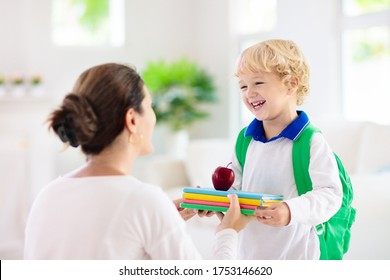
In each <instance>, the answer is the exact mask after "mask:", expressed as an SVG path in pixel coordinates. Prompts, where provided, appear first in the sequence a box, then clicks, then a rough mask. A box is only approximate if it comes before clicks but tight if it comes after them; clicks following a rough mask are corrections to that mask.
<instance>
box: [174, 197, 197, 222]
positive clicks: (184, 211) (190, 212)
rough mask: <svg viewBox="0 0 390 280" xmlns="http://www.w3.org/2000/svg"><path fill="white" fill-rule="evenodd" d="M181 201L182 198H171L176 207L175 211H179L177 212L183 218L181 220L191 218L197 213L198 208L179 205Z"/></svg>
mask: <svg viewBox="0 0 390 280" xmlns="http://www.w3.org/2000/svg"><path fill="white" fill-rule="evenodd" d="M182 201H183V199H182V198H178V199H175V200H173V204H175V206H176V209H177V211H179V214H180V216H181V217H182V218H183V220H184V221H187V220H189V219H191V218H192V217H193V216H195V215H196V214H197V213H198V210H196V209H189V208H182V207H180V203H181V202H182Z"/></svg>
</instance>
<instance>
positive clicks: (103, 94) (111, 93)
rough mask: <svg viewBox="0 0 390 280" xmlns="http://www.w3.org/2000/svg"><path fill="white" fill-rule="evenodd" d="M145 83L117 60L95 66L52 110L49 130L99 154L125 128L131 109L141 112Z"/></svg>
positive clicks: (132, 69)
mask: <svg viewBox="0 0 390 280" xmlns="http://www.w3.org/2000/svg"><path fill="white" fill-rule="evenodd" d="M143 86H144V82H143V80H142V79H141V77H140V76H139V74H138V73H137V72H136V70H135V69H134V68H132V67H129V66H126V65H122V64H116V63H107V64H102V65H98V66H95V67H92V68H90V69H88V70H86V71H84V72H83V73H82V74H81V75H80V77H79V78H78V80H77V82H76V84H75V86H74V88H73V92H71V93H69V94H68V95H66V96H65V98H64V100H63V102H62V105H61V106H60V108H59V109H57V110H55V111H53V112H52V113H51V115H50V116H49V119H48V121H49V129H50V128H51V129H53V130H54V132H55V133H56V134H57V135H58V136H59V138H60V139H61V140H62V142H64V143H69V144H70V145H71V146H73V147H77V146H79V145H80V146H81V149H82V151H83V152H84V153H85V154H87V155H89V154H99V153H100V152H101V151H102V150H103V149H104V148H105V147H107V146H108V145H110V144H111V142H112V141H113V140H114V139H115V138H116V137H117V136H118V135H119V134H120V132H121V131H122V130H123V128H124V126H125V115H126V112H127V111H128V109H130V108H133V109H134V110H135V111H136V112H138V113H140V114H142V107H141V103H142V100H143V99H144V97H145V93H144V90H143Z"/></svg>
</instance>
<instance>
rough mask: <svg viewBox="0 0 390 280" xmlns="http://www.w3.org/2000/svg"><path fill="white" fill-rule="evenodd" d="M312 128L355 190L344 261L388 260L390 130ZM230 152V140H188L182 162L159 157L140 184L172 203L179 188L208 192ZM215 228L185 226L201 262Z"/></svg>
mask: <svg viewBox="0 0 390 280" xmlns="http://www.w3.org/2000/svg"><path fill="white" fill-rule="evenodd" d="M313 123H314V124H315V125H317V126H318V127H319V128H320V129H321V130H322V132H323V134H324V135H325V137H326V138H327V140H328V142H329V144H330V146H331V147H332V149H333V150H334V151H335V152H336V153H337V154H338V155H339V157H340V158H341V159H342V160H343V162H344V165H345V167H346V169H347V171H348V172H349V174H350V176H351V180H352V183H353V186H354V194H355V196H354V201H353V205H354V207H355V208H356V209H357V217H356V221H355V223H354V225H353V227H352V238H351V244H350V249H349V251H348V253H347V254H346V255H345V259H390V242H389V241H388V237H389V236H390V218H389V214H390V148H389V147H388V144H389V143H390V126H385V125H379V124H373V123H368V122H348V121H342V122H340V121H338V122H336V121H318V122H313ZM233 150H234V140H233V141H229V140H225V139H207V140H192V141H190V143H189V146H188V149H187V156H186V157H185V158H183V159H175V158H170V157H166V156H158V157H155V158H154V159H153V160H151V161H150V164H148V166H147V168H146V169H145V170H147V174H148V175H147V176H146V178H145V179H146V180H149V181H150V182H152V183H155V184H158V185H161V186H162V187H163V188H164V190H165V191H166V192H167V193H168V194H169V196H171V197H172V198H177V197H180V196H181V195H182V188H183V187H184V186H192V187H194V186H197V185H199V186H201V187H212V182H211V174H212V172H213V171H214V169H215V168H216V167H217V166H219V165H227V164H228V163H229V162H230V158H231V154H232V152H233ZM217 224H218V219H217V218H216V217H211V218H205V217H203V218H199V217H194V218H193V219H191V220H190V221H188V227H189V230H190V232H191V235H192V237H193V239H194V241H195V243H196V244H197V246H198V247H199V249H200V251H201V252H202V253H203V255H204V257H206V258H208V257H210V245H209V244H210V242H211V241H210V240H211V239H212V238H213V236H214V230H215V227H216V225H217ZM205 240H207V242H204V241H205Z"/></svg>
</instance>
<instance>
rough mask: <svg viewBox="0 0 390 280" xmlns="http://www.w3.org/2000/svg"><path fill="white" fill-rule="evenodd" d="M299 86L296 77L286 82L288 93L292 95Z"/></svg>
mask: <svg viewBox="0 0 390 280" xmlns="http://www.w3.org/2000/svg"><path fill="white" fill-rule="evenodd" d="M298 86H299V79H298V78H297V77H292V78H291V79H290V81H289V82H288V90H289V93H294V92H295V91H296V90H297V89H298Z"/></svg>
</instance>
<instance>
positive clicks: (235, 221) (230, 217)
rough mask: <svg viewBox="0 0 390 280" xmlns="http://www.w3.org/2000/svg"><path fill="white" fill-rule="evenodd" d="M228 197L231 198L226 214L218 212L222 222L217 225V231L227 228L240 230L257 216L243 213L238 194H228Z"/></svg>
mask: <svg viewBox="0 0 390 280" xmlns="http://www.w3.org/2000/svg"><path fill="white" fill-rule="evenodd" d="M228 198H229V200H230V205H229V209H228V211H227V212H226V214H223V213H221V212H216V214H217V216H218V218H219V219H220V220H221V223H220V224H219V225H218V227H217V232H218V231H221V230H223V229H226V228H232V229H234V230H235V231H237V232H239V231H241V230H242V229H243V228H245V227H246V225H247V224H248V223H249V222H250V221H252V220H254V219H256V218H255V216H248V215H244V214H242V213H241V209H240V203H239V202H238V197H237V195H236V194H230V195H228Z"/></svg>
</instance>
